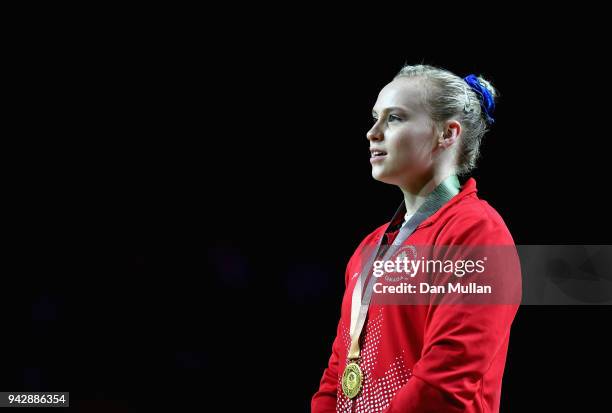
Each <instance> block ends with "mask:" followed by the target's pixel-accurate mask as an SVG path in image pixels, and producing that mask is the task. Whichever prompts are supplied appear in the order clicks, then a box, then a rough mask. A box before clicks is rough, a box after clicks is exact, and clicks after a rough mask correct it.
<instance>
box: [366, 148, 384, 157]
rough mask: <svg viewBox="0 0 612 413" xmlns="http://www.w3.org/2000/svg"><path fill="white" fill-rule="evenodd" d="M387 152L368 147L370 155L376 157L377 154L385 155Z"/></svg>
mask: <svg viewBox="0 0 612 413" xmlns="http://www.w3.org/2000/svg"><path fill="white" fill-rule="evenodd" d="M386 154H387V152H385V151H383V150H380V149H370V157H372V158H377V157H379V156H385V155H386Z"/></svg>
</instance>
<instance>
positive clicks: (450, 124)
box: [438, 119, 461, 149]
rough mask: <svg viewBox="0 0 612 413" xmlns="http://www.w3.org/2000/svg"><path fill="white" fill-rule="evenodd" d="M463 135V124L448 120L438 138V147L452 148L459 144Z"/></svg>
mask: <svg viewBox="0 0 612 413" xmlns="http://www.w3.org/2000/svg"><path fill="white" fill-rule="evenodd" d="M460 134H461V124H460V123H459V122H457V121H456V120H454V119H451V120H448V121H446V122H445V124H444V129H443V131H442V133H441V134H440V136H439V138H438V147H442V148H445V149H447V148H450V147H451V146H452V145H454V144H455V142H457V139H459V135H460Z"/></svg>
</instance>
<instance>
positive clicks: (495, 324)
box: [311, 178, 520, 413]
mask: <svg viewBox="0 0 612 413" xmlns="http://www.w3.org/2000/svg"><path fill="white" fill-rule="evenodd" d="M476 193H477V190H476V181H475V180H474V179H473V178H470V179H469V180H468V181H467V182H466V183H465V184H464V185H463V186H462V188H461V191H460V192H459V194H457V195H456V196H454V197H453V198H452V199H451V200H450V201H448V202H447V203H446V204H445V205H444V206H442V207H441V208H440V209H439V210H438V211H437V212H436V213H434V214H433V215H431V216H430V217H429V218H427V219H426V220H425V221H423V222H422V223H421V224H420V225H419V226H418V227H417V228H416V230H415V231H414V232H413V233H412V234H411V235H410V237H408V239H407V240H406V241H405V243H404V245H406V244H409V245H514V241H513V239H512V236H511V235H510V232H509V231H508V229H507V227H506V225H505V224H504V221H503V220H502V218H501V217H500V216H499V214H498V213H497V212H496V211H495V210H494V209H493V208H492V207H491V206H490V205H489V204H488V203H487V202H485V201H483V200H481V199H479V198H478V196H477V195H476ZM388 225H389V223H387V224H385V225H382V226H381V227H379V228H378V229H376V230H375V231H374V232H372V233H371V234H370V235H368V236H367V237H366V238H365V239H364V240H363V241H362V242H361V244H360V245H359V246H358V247H357V250H356V251H355V253H354V254H353V256H352V257H351V259H350V260H349V262H348V265H347V268H346V274H345V285H346V289H345V293H344V298H343V301H342V310H341V317H340V322H339V323H338V329H337V335H336V338H335V340H334V343H333V346H332V355H331V357H330V359H329V364H328V366H327V368H326V369H325V371H324V373H323V377H322V379H321V384H320V387H319V390H318V391H317V392H316V393H315V395H314V396H313V398H312V404H311V406H312V411H313V412H316V413H318V412H336V411H339V412H386V413H393V412H418V413H425V412H436V413H441V412H497V411H499V402H500V394H501V382H502V376H503V372H504V366H505V363H506V353H507V350H508V340H509V334H510V326H511V324H512V320H513V319H514V316H515V314H516V311H517V309H518V304H516V305H514V304H504V305H493V306H486V308H484V307H482V306H478V305H470V306H468V305H466V306H450V305H439V306H436V305H418V306H409V305H376V304H371V305H370V308H369V310H368V318H367V322H366V325H365V326H364V328H363V330H364V331H363V333H362V336H363V337H362V340H363V341H362V345H361V362H360V366H361V367H362V370H363V373H364V383H363V388H362V390H361V393H360V394H359V395H358V396H357V397H355V398H354V399H352V400H351V399H348V398H347V397H345V396H344V394H343V392H342V387H341V385H340V379H341V377H342V373H343V371H344V367H345V366H346V364H347V353H348V349H349V346H350V336H349V328H350V323H351V297H352V294H353V289H354V287H355V283H356V282H357V281H358V276H356V275H358V274H359V273H360V272H361V266H362V265H363V263H362V260H361V258H359V257H360V254H359V252H360V251H361V250H362V249H363V248H370V249H371V248H372V247H374V246H375V245H376V244H377V243H378V241H379V239H380V238H381V237H382V236H383V234H384V233H385V229H386V228H387V226H388ZM516 276H517V277H519V279H520V272H519V274H517V275H516Z"/></svg>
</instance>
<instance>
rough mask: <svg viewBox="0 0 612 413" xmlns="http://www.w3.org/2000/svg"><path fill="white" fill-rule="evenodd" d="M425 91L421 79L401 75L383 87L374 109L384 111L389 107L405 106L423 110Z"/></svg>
mask: <svg viewBox="0 0 612 413" xmlns="http://www.w3.org/2000/svg"><path fill="white" fill-rule="evenodd" d="M424 98H425V91H424V88H423V85H422V80H421V79H415V78H407V77H403V78H402V77H400V78H397V79H395V80H393V81H392V82H391V83H389V84H388V85H387V86H385V87H384V88H382V90H381V91H380V93H379V94H378V99H377V100H376V104H375V105H374V111H376V112H382V111H383V110H385V108H388V107H404V108H406V109H409V110H413V111H419V110H423V102H424Z"/></svg>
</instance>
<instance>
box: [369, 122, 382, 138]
mask: <svg viewBox="0 0 612 413" xmlns="http://www.w3.org/2000/svg"><path fill="white" fill-rule="evenodd" d="M366 137H367V138H368V140H369V141H382V140H383V138H384V137H383V133H382V131H381V129H380V127H379V123H378V122H376V123H375V124H374V126H372V128H371V129H370V130H369V131H368V133H366Z"/></svg>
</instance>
